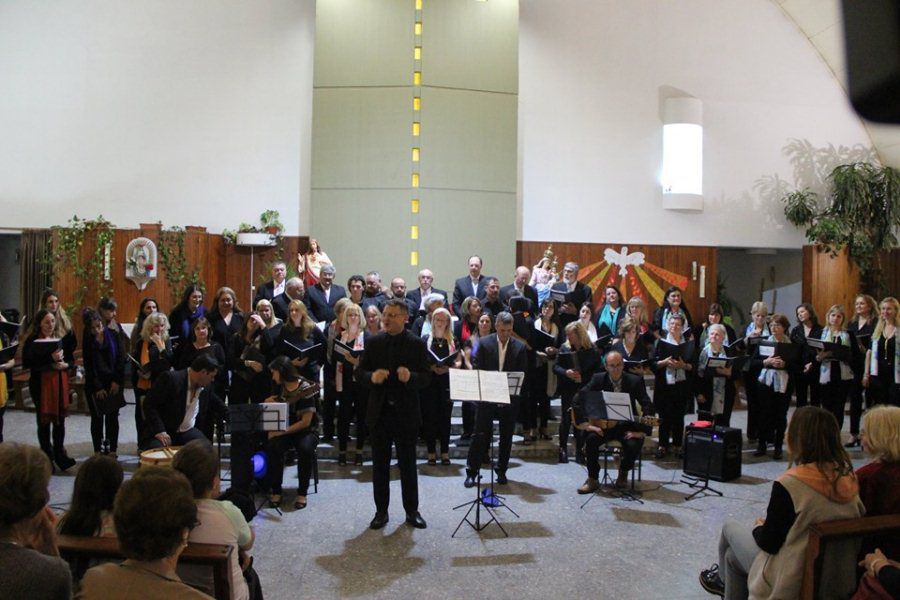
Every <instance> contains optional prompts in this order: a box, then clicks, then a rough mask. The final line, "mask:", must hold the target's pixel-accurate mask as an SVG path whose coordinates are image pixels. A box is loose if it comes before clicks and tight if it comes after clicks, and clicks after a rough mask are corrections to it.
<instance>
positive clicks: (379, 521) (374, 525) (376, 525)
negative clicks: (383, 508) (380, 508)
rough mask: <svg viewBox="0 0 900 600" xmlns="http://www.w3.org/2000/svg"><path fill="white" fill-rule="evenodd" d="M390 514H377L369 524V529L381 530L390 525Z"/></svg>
mask: <svg viewBox="0 0 900 600" xmlns="http://www.w3.org/2000/svg"><path fill="white" fill-rule="evenodd" d="M388 520H389V519H388V514H387V513H386V512H377V513H375V516H374V517H373V518H372V522H371V523H369V529H381V528H382V527H384V526H385V525H387V524H388Z"/></svg>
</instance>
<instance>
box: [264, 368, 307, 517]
mask: <svg viewBox="0 0 900 600" xmlns="http://www.w3.org/2000/svg"><path fill="white" fill-rule="evenodd" d="M269 370H270V371H271V372H272V381H273V382H274V383H275V385H277V386H278V390H279V391H278V393H277V394H276V395H274V396H269V397H268V398H266V402H286V403H287V404H288V415H289V418H288V422H289V425H288V428H287V429H286V430H285V431H270V432H269V441H268V442H267V443H266V456H267V457H268V461H269V462H268V472H267V473H266V479H267V481H268V486H267V487H268V488H269V490H270V494H269V505H270V506H273V507H277V506H278V505H279V504H281V492H282V488H281V480H282V476H283V474H284V453H285V452H287V450H288V448H294V449H295V450H296V451H297V464H298V465H299V467H300V469H299V473H298V474H297V499H296V500H295V501H294V508H295V509H297V510H302V509H304V508H306V492H307V490H308V489H309V478H310V477H311V476H312V465H313V453H314V452H315V451H316V446H318V444H319V436H318V433H317V427H318V420H317V418H316V396H315V395H312V396H310V395H309V393H308V392H307V390H306V389H305V387H304V385H303V382H302V381H301V380H300V374H299V373H298V372H297V369H296V368H295V367H294V365H292V364H291V361H290V360H289V359H288V358H287V357H286V356H279V357H278V358H276V359H275V360H273V361H272V362H271V363H270V364H269Z"/></svg>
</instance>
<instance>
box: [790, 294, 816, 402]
mask: <svg viewBox="0 0 900 600" xmlns="http://www.w3.org/2000/svg"><path fill="white" fill-rule="evenodd" d="M821 336H822V326H821V325H819V317H818V316H817V315H816V311H815V309H814V308H813V307H812V304H810V303H809V302H804V303H803V304H801V305H800V306H798V307H797V324H796V325H795V326H794V328H793V329H791V342H793V343H794V344H799V345H800V346H801V347H802V348H803V350H801V351H800V354H801V356H802V363H803V364H802V365H801V373H800V375H799V377H797V389H796V392H797V406H806V403H807V399H808V400H809V403H810V404H812V405H813V406H819V405H820V404H821V400H820V398H819V392H820V388H819V369H818V368H817V367H818V363H817V362H816V353H815V351H814V350H813V349H812V348H810V347H809V346H807V345H806V338H813V339H816V340H817V339H819V338H820V337H821Z"/></svg>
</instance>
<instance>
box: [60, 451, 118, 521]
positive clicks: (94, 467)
mask: <svg viewBox="0 0 900 600" xmlns="http://www.w3.org/2000/svg"><path fill="white" fill-rule="evenodd" d="M123 478H124V473H123V471H122V465H120V464H119V461H117V460H116V459H114V458H112V457H111V456H103V455H99V456H92V457H90V458H89V459H87V460H86V461H84V463H83V464H82V465H81V466H80V467H79V468H78V474H77V475H75V485H74V487H73V488H72V504H71V505H70V507H69V511H68V512H67V513H66V514H64V515H63V516H62V518H61V519H60V520H59V525H58V526H57V529H58V530H59V532H60V533H61V534H63V535H81V536H92V537H93V536H98V537H116V528H115V524H114V523H113V516H112V510H113V500H115V499H116V492H118V491H119V487H121V485H122V480H123Z"/></svg>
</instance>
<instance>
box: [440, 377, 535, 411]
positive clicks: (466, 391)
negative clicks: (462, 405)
mask: <svg viewBox="0 0 900 600" xmlns="http://www.w3.org/2000/svg"><path fill="white" fill-rule="evenodd" d="M513 377H516V381H515V388H514V389H515V390H518V387H519V385H520V382H521V378H524V373H522V372H521V371H519V372H510V373H507V372H505V371H468V370H465V369H450V398H452V399H453V400H462V401H464V402H494V403H497V404H509V403H510V398H509V396H510V394H509V392H510V387H511V385H512V383H513V382H512V378H513Z"/></svg>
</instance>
